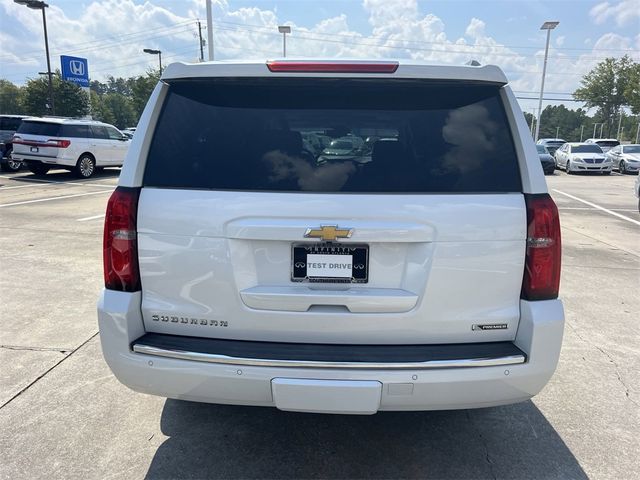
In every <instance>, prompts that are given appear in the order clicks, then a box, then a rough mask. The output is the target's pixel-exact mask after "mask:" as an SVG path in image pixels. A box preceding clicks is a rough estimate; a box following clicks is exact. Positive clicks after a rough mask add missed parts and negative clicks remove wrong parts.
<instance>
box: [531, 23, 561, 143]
mask: <svg viewBox="0 0 640 480" xmlns="http://www.w3.org/2000/svg"><path fill="white" fill-rule="evenodd" d="M559 23H560V22H544V23H543V24H542V26H541V27H540V30H546V31H547V43H546V45H545V47H544V64H543V65H542V83H541V84H540V98H539V99H538V112H540V113H538V115H539V116H540V117H542V95H543V94H544V77H545V75H546V73H547V57H548V55H549V38H550V37H551V30H553V29H554V28H556V27H557V26H558V24H559ZM539 134H540V118H538V124H537V125H536V137H535V138H534V140H535V141H538V135H539Z"/></svg>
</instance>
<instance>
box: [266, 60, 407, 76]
mask: <svg viewBox="0 0 640 480" xmlns="http://www.w3.org/2000/svg"><path fill="white" fill-rule="evenodd" d="M267 68H268V69H269V71H271V72H291V73H294V72H297V73H394V72H395V71H396V70H397V69H398V62H384V61H382V62H335V61H328V62H317V61H315V62H314V61H299V60H277V61H275V60H274V61H268V62H267Z"/></svg>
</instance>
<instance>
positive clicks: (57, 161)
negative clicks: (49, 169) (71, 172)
mask: <svg viewBox="0 0 640 480" xmlns="http://www.w3.org/2000/svg"><path fill="white" fill-rule="evenodd" d="M12 158H13V159H14V160H20V161H23V162H31V163H42V164H43V165H62V166H65V167H73V166H75V164H76V161H75V159H73V158H67V157H63V156H56V157H51V156H45V155H30V154H28V153H16V152H15V150H14V152H13V153H12Z"/></svg>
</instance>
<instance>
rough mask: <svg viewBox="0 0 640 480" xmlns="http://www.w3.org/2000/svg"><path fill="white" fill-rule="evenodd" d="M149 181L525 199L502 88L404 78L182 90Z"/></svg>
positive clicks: (185, 85)
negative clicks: (499, 195)
mask: <svg viewBox="0 0 640 480" xmlns="http://www.w3.org/2000/svg"><path fill="white" fill-rule="evenodd" d="M327 138H329V139H331V140H338V142H336V144H340V147H338V148H343V146H342V144H343V142H344V143H345V144H348V143H350V146H349V148H350V151H349V152H346V153H347V154H342V153H343V152H341V154H340V155H336V154H335V152H332V151H331V149H332V148H336V147H335V145H336V144H334V145H330V146H329V145H326V139H327ZM303 139H304V141H303ZM323 142H325V146H324V147H323ZM144 184H145V185H146V186H154V187H174V188H199V189H215V190H252V191H280V192H300V191H304V192H387V193H394V192H398V193H400V192H415V193H426V192H438V193H442V192H517V191H521V182H520V174H519V170H518V162H517V158H516V153H515V149H514V145H513V140H512V138H511V134H510V128H509V125H508V123H507V118H506V115H505V112H504V108H503V106H502V103H501V101H500V97H499V87H498V86H493V85H477V84H476V85H474V84H454V85H452V84H447V85H443V84H434V83H433V82H431V83H429V82H425V81H415V80H397V79H396V80H378V79H373V80H369V79H364V80H359V79H348V80H347V79H290V78H272V79H237V78H236V79H214V80H207V81H182V82H176V83H174V84H172V85H171V86H170V90H169V93H168V96H167V99H166V100H165V104H164V106H163V109H162V112H161V115H160V118H159V120H158V124H157V127H156V131H155V133H154V135H153V140H152V143H151V146H150V150H149V155H148V159H147V164H146V171H145V176H144Z"/></svg>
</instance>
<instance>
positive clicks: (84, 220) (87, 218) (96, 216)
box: [77, 213, 105, 222]
mask: <svg viewBox="0 0 640 480" xmlns="http://www.w3.org/2000/svg"><path fill="white" fill-rule="evenodd" d="M104 216H105V214H104V213H101V214H100V215H94V216H93V217H84V218H79V219H78V220H77V221H78V222H86V221H87V220H97V219H99V218H104Z"/></svg>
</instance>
